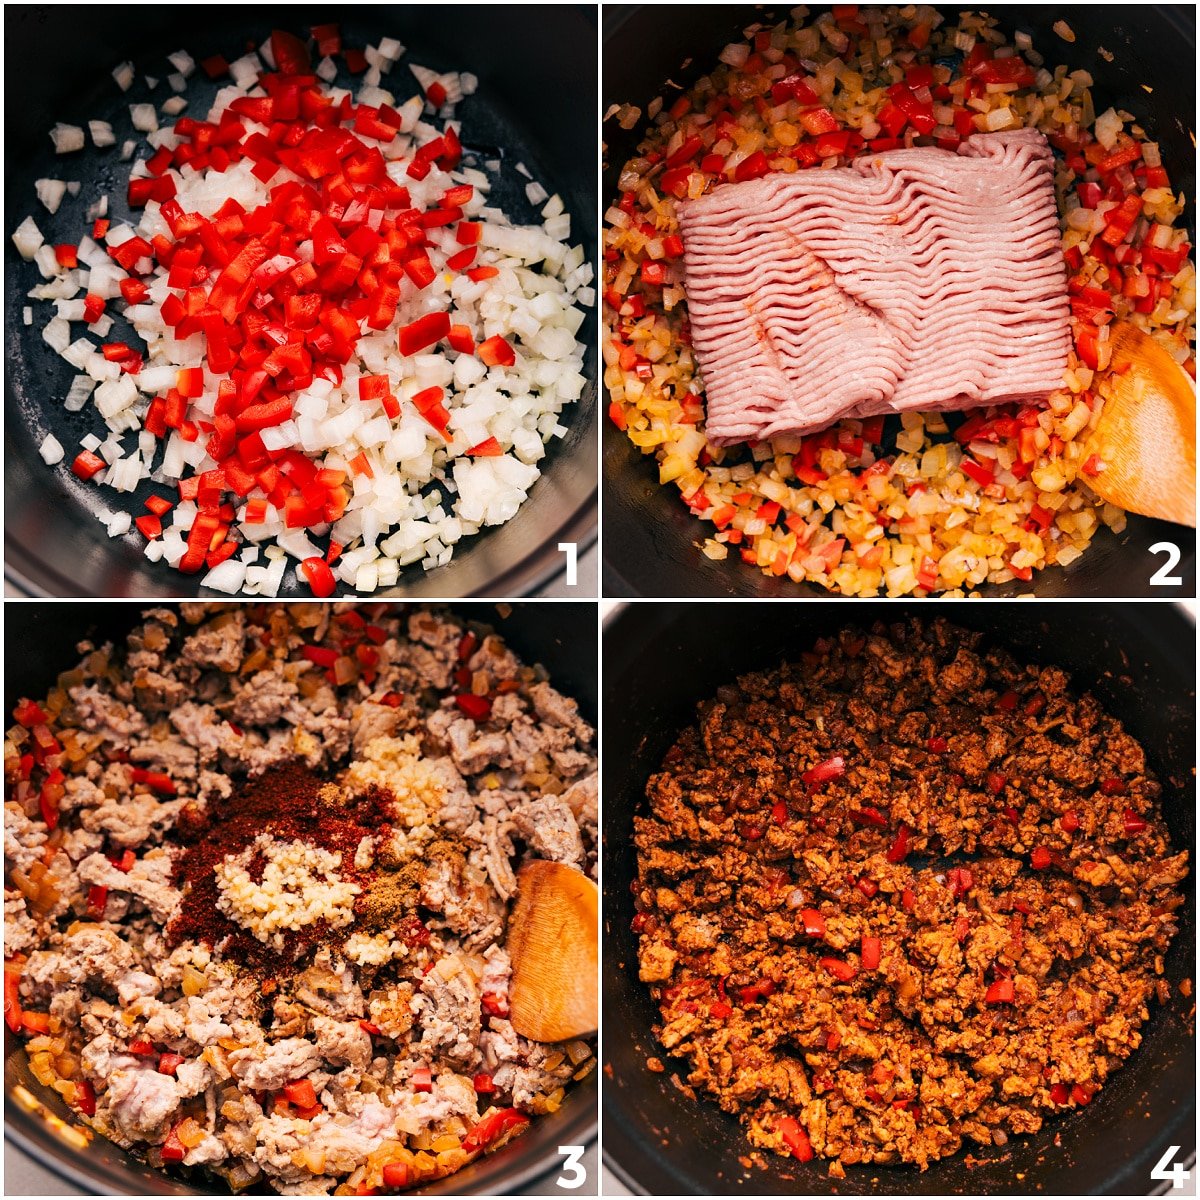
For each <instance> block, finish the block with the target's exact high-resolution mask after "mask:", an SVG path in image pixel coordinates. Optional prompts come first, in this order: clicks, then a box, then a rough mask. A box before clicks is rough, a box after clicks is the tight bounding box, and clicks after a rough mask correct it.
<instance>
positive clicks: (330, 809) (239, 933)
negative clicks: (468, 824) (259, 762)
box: [167, 763, 416, 970]
mask: <svg viewBox="0 0 1200 1200" xmlns="http://www.w3.org/2000/svg"><path fill="white" fill-rule="evenodd" d="M393 803H394V797H393V796H392V794H391V792H389V791H387V790H386V789H384V788H380V787H369V788H367V789H365V790H363V791H362V792H356V793H348V792H346V791H344V790H343V789H341V788H339V787H337V786H336V785H335V784H331V783H329V782H328V781H327V780H324V779H321V778H320V777H319V776H317V775H315V774H313V772H312V771H310V770H308V769H307V768H306V767H304V766H301V765H300V764H298V763H288V764H285V765H283V766H280V767H276V768H273V769H271V770H268V771H267V772H265V773H264V774H263V775H260V776H258V777H257V778H256V779H252V780H247V781H245V782H244V783H243V784H242V785H241V787H239V788H237V789H236V790H235V791H234V792H233V794H232V795H231V796H230V797H228V798H227V799H224V800H218V799H214V800H211V801H210V802H209V804H208V806H207V807H206V808H203V809H201V808H199V807H198V806H189V807H188V808H186V809H184V811H183V812H182V813H181V814H180V817H179V820H178V822H177V823H176V826H175V830H174V840H175V842H176V844H177V850H176V856H175V865H174V877H175V882H176V884H177V886H178V887H179V888H180V889H181V891H182V892H183V901H182V903H181V905H180V908H179V912H178V913H177V914H176V916H175V917H174V918H173V919H172V921H171V923H170V925H169V926H168V927H167V942H168V944H169V945H171V946H175V945H178V944H179V943H180V942H182V941H185V940H189V939H190V940H193V941H198V942H205V943H207V944H208V945H210V946H212V947H213V949H215V950H219V951H220V952H221V953H222V955H223V956H224V957H226V958H231V959H233V960H234V961H236V962H238V963H240V964H242V965H243V966H248V967H262V968H265V969H269V970H279V969H281V968H286V967H294V966H295V965H296V964H297V963H299V962H301V961H303V960H304V959H306V958H308V957H310V956H311V955H312V954H313V953H315V951H316V950H317V949H318V948H319V947H320V946H322V945H328V944H331V943H332V942H333V941H335V940H336V941H337V942H338V943H340V942H342V941H344V940H345V938H346V937H347V936H349V934H350V933H351V932H353V928H354V927H353V926H351V927H348V928H347V927H343V928H341V929H337V930H331V929H330V928H329V926H328V923H327V922H324V921H318V922H315V923H314V924H313V925H311V926H309V927H307V928H305V929H297V930H285V931H284V944H283V947H282V949H280V950H275V949H274V948H273V947H271V946H268V945H264V944H263V943H262V942H260V941H259V940H258V939H257V938H256V937H254V935H253V934H251V933H250V932H249V931H247V930H245V929H243V928H242V927H241V926H240V925H238V924H236V923H235V922H233V921H231V920H230V919H229V918H228V917H226V916H225V914H224V913H222V912H221V911H220V909H219V908H218V907H217V899H218V891H217V881H216V876H215V874H214V869H215V868H216V866H217V864H218V863H220V862H221V861H222V860H223V859H224V858H226V857H228V856H229V855H233V854H238V853H240V852H241V851H242V850H244V849H245V848H246V847H247V846H248V845H250V844H251V843H252V842H253V841H254V839H255V838H256V837H257V836H258V835H259V834H260V833H269V834H271V835H272V836H273V837H275V838H277V839H279V840H280V841H303V842H308V843H309V844H311V845H313V846H319V847H321V848H323V849H325V850H329V851H333V852H335V853H340V854H341V856H342V863H341V867H340V868H339V871H340V874H341V875H342V876H343V877H344V878H346V879H349V880H350V881H352V882H353V883H357V884H358V885H359V886H360V887H361V888H363V891H364V894H367V895H369V894H370V893H371V890H372V888H373V883H374V880H375V879H376V877H377V872H376V871H375V870H373V869H369V870H359V869H358V868H356V867H355V865H354V854H355V851H356V850H357V849H358V846H359V843H360V842H361V841H362V839H363V838H377V837H380V836H381V835H382V836H384V837H386V836H387V834H388V831H389V829H390V825H391V821H392V819H393ZM264 866H265V863H264V861H263V858H262V855H261V854H256V855H255V856H254V857H253V858H252V859H251V862H250V864H249V870H250V875H251V878H252V879H254V880H256V881H261V879H262V873H263V868H264ZM389 876H390V877H392V878H395V876H392V875H391V873H389ZM401 896H402V897H403V899H404V900H405V902H406V904H407V906H408V907H407V910H406V911H407V912H409V913H413V912H414V911H415V908H416V886H415V883H406V884H405V885H404V886H403V887H401V888H400V889H399V891H398V892H397V899H399V898H400V897H401Z"/></svg>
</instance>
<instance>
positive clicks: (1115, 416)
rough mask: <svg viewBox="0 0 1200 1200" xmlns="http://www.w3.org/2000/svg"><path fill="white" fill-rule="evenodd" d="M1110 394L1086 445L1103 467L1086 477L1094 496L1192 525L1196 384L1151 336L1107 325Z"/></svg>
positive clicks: (1120, 325)
mask: <svg viewBox="0 0 1200 1200" xmlns="http://www.w3.org/2000/svg"><path fill="white" fill-rule="evenodd" d="M1112 343H1113V349H1112V366H1113V367H1114V368H1118V369H1119V368H1120V367H1121V366H1122V365H1123V364H1125V363H1128V364H1129V369H1128V370H1127V371H1125V372H1124V374H1117V373H1116V371H1114V372H1113V373H1112V374H1111V375H1110V376H1109V387H1110V389H1111V392H1112V395H1111V398H1110V399H1109V400H1108V401H1107V402H1106V403H1105V405H1104V411H1103V413H1102V414H1101V416H1100V421H1099V423H1098V424H1097V426H1096V429H1095V431H1094V432H1093V433H1092V436H1091V438H1090V439H1089V441H1088V445H1087V446H1086V447H1085V450H1084V454H1085V457H1086V456H1090V455H1092V454H1095V455H1098V456H1099V458H1100V460H1101V462H1103V464H1104V469H1103V470H1102V471H1101V472H1100V473H1099V474H1097V475H1095V476H1092V475H1088V476H1086V478H1087V483H1088V486H1089V487H1090V488H1091V489H1092V491H1093V492H1095V493H1096V495H1098V496H1100V497H1101V498H1102V499H1104V500H1107V501H1109V503H1111V504H1115V505H1117V507H1118V508H1124V509H1127V510H1128V511H1130V512H1136V513H1141V514H1142V515H1143V516H1147V517H1159V518H1161V519H1162V520H1164V521H1175V522H1176V523H1178V524H1180V525H1191V526H1192V527H1193V528H1195V525H1196V385H1195V384H1194V383H1193V382H1192V380H1191V379H1190V377H1189V376H1188V374H1187V372H1186V371H1184V370H1183V368H1182V367H1180V365H1179V364H1178V363H1177V362H1176V361H1175V360H1174V359H1173V358H1172V357H1171V356H1170V354H1168V353H1167V351H1166V350H1165V349H1164V348H1163V347H1162V346H1161V345H1160V344H1159V343H1158V342H1156V341H1155V340H1154V339H1153V338H1152V337H1150V336H1149V335H1148V334H1145V333H1143V332H1142V331H1141V330H1140V329H1138V328H1137V327H1136V326H1135V325H1129V324H1127V323H1126V322H1124V321H1120V322H1117V323H1115V324H1114V325H1113V327H1112Z"/></svg>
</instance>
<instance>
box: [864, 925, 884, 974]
mask: <svg viewBox="0 0 1200 1200" xmlns="http://www.w3.org/2000/svg"><path fill="white" fill-rule="evenodd" d="M882 954H883V942H882V941H881V940H880V939H879V938H877V937H868V936H867V935H866V934H864V935H863V939H862V949H861V954H860V957H861V961H862V968H863V970H864V971H874V970H876V969H877V968H878V966H879V960H880V957H881V956H882Z"/></svg>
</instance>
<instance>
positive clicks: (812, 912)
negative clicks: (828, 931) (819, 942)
mask: <svg viewBox="0 0 1200 1200" xmlns="http://www.w3.org/2000/svg"><path fill="white" fill-rule="evenodd" d="M800 919H801V920H802V921H803V922H804V932H805V933H806V934H807V935H808V936H809V937H815V938H823V937H824V936H825V915H824V913H821V912H818V911H817V910H816V909H815V908H802V909H801V910H800Z"/></svg>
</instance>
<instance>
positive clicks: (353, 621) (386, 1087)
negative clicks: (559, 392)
mask: <svg viewBox="0 0 1200 1200" xmlns="http://www.w3.org/2000/svg"><path fill="white" fill-rule="evenodd" d="M81 653H83V654H84V655H85V657H84V659H83V661H82V663H81V664H80V666H78V667H77V668H75V669H74V670H70V671H67V672H65V673H64V674H63V675H61V676H60V677H59V681H58V686H57V687H56V688H54V689H53V690H52V691H51V692H50V693H49V695H48V696H47V697H46V699H45V700H44V701H41V702H40V703H35V702H31V701H22V703H21V705H20V706H19V707H18V709H17V711H16V714H15V715H16V718H17V724H16V725H14V726H13V727H12V728H11V729H10V730H9V732H8V735H7V740H6V743H5V776H6V781H7V784H8V787H9V800H8V802H7V803H6V806H5V859H6V868H7V874H8V883H7V884H6V891H5V918H6V919H5V930H4V937H5V960H6V968H5V1017H6V1019H7V1021H8V1023H9V1025H10V1027H11V1028H13V1030H14V1032H20V1033H21V1034H22V1035H23V1036H24V1037H26V1038H28V1039H29V1040H28V1041H27V1043H26V1048H27V1050H28V1052H29V1055H30V1061H31V1066H32V1069H33V1071H34V1073H35V1075H36V1076H37V1077H38V1079H39V1080H40V1081H41V1082H42V1083H43V1084H44V1085H45V1086H47V1087H53V1088H55V1089H56V1090H57V1091H58V1092H60V1094H61V1095H62V1096H63V1098H64V1099H65V1100H66V1102H67V1103H68V1104H70V1105H71V1106H72V1107H73V1108H75V1109H76V1110H77V1111H78V1112H79V1113H80V1114H82V1116H83V1117H85V1118H87V1119H88V1120H89V1123H90V1124H91V1125H92V1126H93V1127H94V1128H95V1129H97V1130H98V1131H99V1132H101V1133H103V1134H105V1135H106V1136H108V1137H109V1138H111V1139H112V1140H113V1141H115V1142H117V1143H118V1144H119V1145H121V1146H124V1147H127V1148H129V1149H131V1150H132V1151H133V1152H134V1153H135V1154H138V1155H139V1156H141V1157H144V1158H145V1159H146V1160H147V1161H148V1162H149V1163H150V1164H151V1165H152V1166H156V1167H157V1166H160V1165H163V1164H167V1165H177V1164H179V1163H182V1164H183V1165H184V1166H188V1167H203V1168H206V1169H207V1170H209V1171H212V1172H215V1173H216V1174H217V1175H220V1176H222V1177H223V1179H224V1180H225V1182H227V1183H228V1184H229V1185H230V1186H232V1187H234V1188H237V1189H241V1188H245V1187H247V1186H249V1185H251V1184H256V1183H257V1184H259V1185H265V1186H266V1187H268V1188H271V1189H274V1190H276V1191H279V1192H284V1193H298V1192H303V1193H322V1194H323V1193H328V1192H334V1191H336V1192H339V1193H347V1192H348V1193H350V1194H353V1193H354V1192H355V1191H356V1189H357V1190H359V1191H362V1190H363V1189H376V1190H384V1191H396V1190H400V1189H402V1188H404V1187H406V1186H410V1185H417V1184H420V1183H423V1182H428V1181H429V1180H431V1179H436V1178H439V1177H441V1176H444V1175H448V1174H451V1173H452V1172H454V1171H456V1170H458V1169H459V1168H460V1167H462V1166H464V1165H465V1164H466V1163H468V1162H470V1161H471V1160H473V1159H474V1158H475V1157H477V1156H478V1155H479V1154H480V1153H481V1152H486V1150H488V1149H490V1148H494V1147H496V1146H498V1145H500V1144H502V1143H503V1142H504V1141H505V1140H506V1139H507V1138H508V1137H511V1136H512V1135H513V1134H515V1133H519V1132H520V1131H521V1130H522V1129H523V1128H524V1127H525V1126H526V1125H527V1124H528V1122H529V1119H530V1118H533V1119H536V1118H537V1116H538V1115H540V1114H544V1113H549V1112H553V1111H554V1110H555V1109H557V1108H558V1106H559V1105H560V1103H561V1102H562V1100H563V1097H564V1093H565V1091H566V1089H568V1088H569V1087H571V1085H572V1082H573V1081H574V1080H576V1079H580V1078H582V1077H583V1076H585V1075H586V1074H588V1073H589V1071H590V1070H591V1069H592V1068H593V1066H594V1062H595V1060H594V1057H593V1055H594V1048H593V1046H592V1045H591V1044H590V1043H588V1042H586V1041H572V1042H567V1043H564V1044H560V1045H549V1044H546V1045H543V1044H539V1043H533V1042H530V1041H527V1040H526V1039H524V1038H522V1037H520V1036H519V1035H517V1034H516V1032H515V1031H514V1030H513V1027H512V1025H511V1024H510V1022H509V1021H508V1020H507V1017H508V987H509V971H510V963H509V957H508V953H507V950H506V949H505V941H506V927H507V920H508V912H509V905H510V903H511V901H512V899H513V897H514V895H515V893H516V890H517V883H516V878H515V874H514V872H515V870H516V868H518V867H519V865H520V863H521V862H522V861H523V860H524V859H525V858H527V857H535V858H544V859H551V860H554V861H558V862H563V863H568V864H570V865H572V866H573V867H576V868H578V869H580V870H583V871H587V872H589V873H591V872H593V871H594V866H595V848H596V775H595V757H594V754H593V751H592V742H593V733H592V730H591V729H590V728H589V726H588V725H587V724H586V723H585V722H584V721H582V720H581V719H580V717H579V715H578V710H577V708H576V706H575V703H574V701H572V700H569V699H567V698H566V697H564V696H562V695H561V694H560V693H559V692H557V691H555V690H554V688H553V687H551V686H550V684H549V683H548V682H547V681H546V679H545V673H544V671H542V670H541V669H540V668H533V667H527V666H525V665H524V664H522V663H521V662H520V661H518V659H517V658H516V657H515V656H514V655H513V654H512V653H511V652H510V651H509V650H508V649H507V647H506V646H505V645H504V643H503V641H502V640H501V639H500V638H499V637H497V636H495V635H491V634H486V633H485V631H482V630H480V629H479V628H478V627H472V628H471V629H466V628H465V627H464V626H463V625H462V624H461V622H459V621H457V620H455V619H452V618H448V617H445V616H442V615H438V614H436V613H431V612H426V611H421V610H417V611H414V612H412V613H411V614H404V613H403V612H402V611H400V610H397V608H396V606H387V605H377V606H373V608H372V609H369V610H363V611H359V610H356V609H353V608H349V607H342V608H340V609H338V610H335V609H332V608H330V607H329V606H324V605H296V606H293V607H291V608H285V607H283V606H276V605H262V606H257V607H238V608H232V609H226V608H222V607H221V606H207V605H200V604H184V605H182V606H180V609H179V610H171V609H165V608H160V609H153V610H151V611H149V612H148V613H146V614H144V620H143V622H142V623H141V624H139V625H138V626H137V627H136V628H135V629H134V630H133V632H132V633H131V634H130V635H129V638H128V641H127V644H126V645H123V646H120V647H117V648H112V647H107V646H102V647H99V648H93V647H91V646H88V645H86V644H85V645H84V646H82V647H81ZM339 681H340V682H339ZM193 1174H195V1173H193ZM201 1186H203V1183H201ZM209 1186H212V1181H211V1180H210V1181H209Z"/></svg>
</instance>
